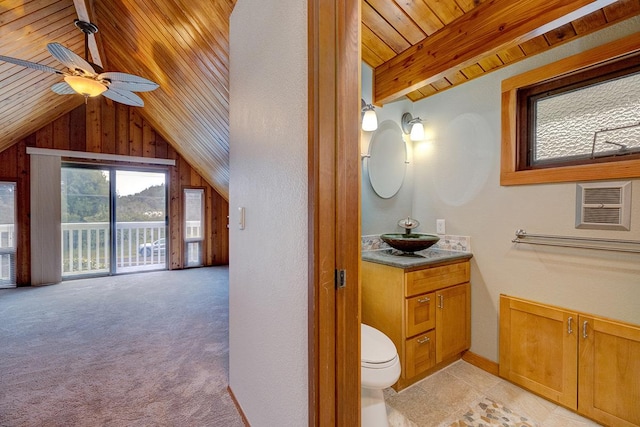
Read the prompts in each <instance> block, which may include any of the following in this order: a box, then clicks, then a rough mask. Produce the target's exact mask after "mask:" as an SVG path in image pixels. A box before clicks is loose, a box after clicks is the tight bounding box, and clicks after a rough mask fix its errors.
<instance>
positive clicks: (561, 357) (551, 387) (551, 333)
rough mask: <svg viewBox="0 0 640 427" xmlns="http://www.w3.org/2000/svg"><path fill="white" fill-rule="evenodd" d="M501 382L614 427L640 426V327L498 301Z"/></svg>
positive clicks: (516, 300) (510, 300)
mask: <svg viewBox="0 0 640 427" xmlns="http://www.w3.org/2000/svg"><path fill="white" fill-rule="evenodd" d="M500 376H501V377H503V378H505V379H507V380H509V381H512V382H513V383H516V384H518V385H521V386H522V387H525V388H527V389H529V390H531V391H533V392H535V393H537V394H539V395H541V396H543V397H545V398H547V399H549V400H552V401H554V402H557V403H559V404H561V405H563V406H565V407H567V408H569V409H572V410H574V411H577V412H578V413H580V414H582V415H584V416H587V417H589V418H592V419H594V420H596V421H598V422H600V423H603V424H605V425H611V426H627V427H631V426H640V404H638V402H640V326H638V325H632V324H629V323H624V322H618V321H615V320H611V319H605V318H602V317H598V316H592V315H589V314H585V313H580V312H577V311H572V310H567V309H564V308H560V307H555V306H551V305H546V304H540V303H537V302H533V301H528V300H524V299H520V298H514V297H510V296H506V295H501V296H500Z"/></svg>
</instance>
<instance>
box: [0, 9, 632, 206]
mask: <svg viewBox="0 0 640 427" xmlns="http://www.w3.org/2000/svg"><path fill="white" fill-rule="evenodd" d="M361 1H362V59H363V61H364V62H366V63H367V64H369V65H370V66H371V67H373V68H375V69H376V70H377V71H378V70H384V69H386V68H390V67H391V66H395V67H396V68H397V64H398V63H401V64H403V66H405V63H406V67H407V69H409V67H410V66H411V64H410V63H409V62H410V61H409V60H405V59H403V58H404V57H403V56H401V55H403V54H404V55H408V54H409V53H411V50H412V49H414V50H416V49H419V48H420V47H421V46H422V45H423V44H427V43H428V42H429V40H430V39H432V40H434V39H435V38H434V36H436V37H437V35H438V34H443V32H444V31H447V30H449V31H451V30H452V29H453V30H454V31H455V30H456V29H457V28H460V25H461V24H460V23H461V22H464V21H463V19H465V15H467V17H469V16H471V17H472V18H474V19H475V20H476V21H478V20H482V19H484V18H483V17H482V14H481V13H479V12H478V11H482V10H483V9H482V8H483V7H485V6H486V5H492V7H496V6H495V5H494V3H496V4H498V3H500V2H502V3H503V4H509V3H510V2H508V1H506V0H361ZM532 1H536V2H540V0H532ZM549 1H556V0H549ZM579 1H582V2H583V3H589V1H590V0H566V1H565V2H564V3H563V4H565V3H576V2H579ZM594 1H606V0H594ZM612 1H614V0H609V3H611V2H612ZM235 2H236V0H207V1H193V0H0V55H5V56H11V57H15V58H20V59H25V60H29V61H33V62H37V63H41V64H45V65H48V66H51V67H54V68H58V69H62V66H61V65H60V64H58V63H57V61H56V60H55V59H53V58H52V57H51V56H50V55H49V53H48V52H47V50H46V44H47V43H49V42H53V41H57V42H59V43H61V44H63V45H64V46H66V47H68V48H70V49H71V50H73V51H74V52H76V53H78V54H80V55H82V56H84V40H83V39H84V37H83V35H82V33H81V32H80V31H79V30H78V29H77V28H75V26H74V25H73V20H74V19H75V18H77V17H78V14H77V11H78V12H79V13H80V16H82V17H84V16H89V17H90V18H91V21H92V22H94V23H95V24H96V25H97V26H98V27H99V32H98V33H97V35H96V46H95V47H93V46H92V49H94V50H97V51H99V52H100V59H101V62H102V66H103V67H104V69H105V70H107V71H122V72H126V73H131V74H137V75H140V76H142V77H146V78H148V79H151V80H153V81H155V82H157V83H158V84H160V89H157V90H155V91H153V92H146V93H141V94H140V96H141V97H142V98H143V100H144V102H145V106H144V108H142V109H140V113H141V114H142V115H143V116H144V118H145V119H146V120H147V121H149V122H150V123H151V124H152V125H153V126H154V127H155V128H156V130H157V131H158V132H159V133H160V134H161V135H162V136H163V137H164V138H165V139H166V140H167V141H168V142H169V143H170V144H171V145H172V146H173V147H174V148H175V149H176V151H178V152H179V153H180V155H182V156H183V157H184V158H185V159H186V160H187V161H189V163H191V164H192V165H193V166H194V168H195V169H196V170H197V172H198V173H200V174H201V175H202V176H203V177H205V179H206V180H207V181H208V182H209V183H210V184H211V185H212V186H213V187H214V188H215V189H216V190H217V191H218V192H219V193H220V194H221V195H222V196H223V197H225V198H228V188H229V117H228V115H229V38H228V31H229V15H230V14H231V11H232V10H233V6H234V5H235ZM522 2H524V3H525V4H529V0H527V1H525V0H522ZM522 2H520V3H518V2H511V3H513V4H516V3H517V4H522ZM485 3H486V5H485ZM520 8H521V9H526V8H523V7H522V6H520ZM487 10H488V9H487ZM535 12H536V11H531V12H530V13H531V15H532V16H530V18H531V19H534V18H535V16H533V15H534V14H535ZM639 13H640V0H618V1H615V2H614V3H613V4H610V5H607V6H605V7H603V8H602V9H600V10H597V11H595V12H593V13H590V14H588V15H586V16H583V17H581V18H579V19H575V20H573V21H571V22H567V23H566V24H564V25H562V26H560V27H558V28H554V29H553V30H549V31H548V32H546V33H545V34H542V35H538V36H537V37H534V38H531V39H529V40H527V41H525V42H522V43H520V44H514V45H513V46H511V47H509V48H508V49H502V50H497V51H495V52H488V53H487V54H486V55H484V56H483V57H482V58H479V59H478V60H477V61H476V62H474V63H471V64H463V65H460V66H459V67H453V68H450V69H448V71H447V73H446V74H445V75H443V76H440V77H439V78H438V79H436V80H434V81H429V82H428V84H425V85H424V86H422V87H418V88H412V89H411V91H410V92H408V93H406V96H407V97H408V98H409V99H411V100H412V101H416V100H419V99H422V98H424V97H426V96H429V95H432V94H434V93H437V92H438V91H441V90H445V89H447V88H450V87H452V86H454V85H458V84H462V83H464V82H466V81H468V80H469V79H473V78H475V77H478V76H481V75H483V74H485V73H488V72H490V71H493V70H495V69H498V68H500V67H503V66H505V65H507V64H510V63H513V62H514V61H518V60H520V59H522V58H524V57H527V56H529V55H533V54H536V53H539V52H542V51H544V50H546V49H549V48H551V47H553V46H555V45H557V44H558V43H563V42H566V41H567V40H572V39H574V38H576V37H580V36H582V35H585V34H588V33H590V32H593V31H596V30H598V29H600V28H603V27H604V26H607V25H610V24H611V23H614V22H618V21H620V20H623V19H627V18H629V17H631V16H635V15H637V14H639ZM474 14H475V15H474ZM456 25H457V27H456ZM470 37H473V35H470ZM407 58H410V57H409V56H407ZM394 61H395V62H394ZM96 62H97V61H96ZM59 81H60V76H57V75H52V74H47V73H44V72H40V71H36V70H32V69H26V68H23V67H20V66H16V65H13V64H9V63H5V62H0V151H1V150H4V149H5V148H7V147H9V146H10V145H12V144H13V143H15V142H16V141H18V140H19V139H21V138H24V137H25V136H26V135H29V134H31V133H33V132H35V131H36V130H38V129H39V128H41V127H42V126H44V125H45V124H47V123H50V122H51V121H53V120H54V119H56V118H57V117H60V116H62V115H64V114H65V113H67V112H69V111H71V110H72V109H74V108H75V107H77V106H78V105H80V104H81V103H82V102H84V100H83V98H82V97H81V96H79V95H66V96H61V95H56V94H55V93H53V92H52V91H51V90H49V87H50V86H51V85H52V84H53V83H56V82H59ZM404 95H405V93H402V91H401V90H398V91H397V93H395V92H394V96H396V97H401V96H404Z"/></svg>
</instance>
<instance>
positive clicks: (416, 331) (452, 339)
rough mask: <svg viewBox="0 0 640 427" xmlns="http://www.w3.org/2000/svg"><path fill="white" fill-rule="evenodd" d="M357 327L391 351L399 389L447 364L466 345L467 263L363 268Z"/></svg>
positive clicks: (468, 326)
mask: <svg viewBox="0 0 640 427" xmlns="http://www.w3.org/2000/svg"><path fill="white" fill-rule="evenodd" d="M361 277H362V322H363V323H366V324H368V325H370V326H373V327H374V328H376V329H379V330H380V331H382V332H384V333H385V334H386V335H387V336H388V337H389V338H391V340H392V341H393V343H394V344H395V346H396V349H397V350H398V355H399V357H400V363H401V367H402V373H401V374H400V379H399V380H398V382H397V383H396V384H395V385H394V388H395V389H396V390H401V389H403V388H405V387H407V386H409V385H411V384H413V383H414V382H416V381H418V380H420V379H422V378H424V377H426V376H427V375H428V374H430V373H431V372H434V371H436V370H437V369H439V368H441V367H443V366H445V365H447V364H449V363H451V362H452V361H454V360H456V359H457V358H459V357H460V356H461V355H462V352H464V351H465V350H467V349H469V347H470V344H471V288H470V285H469V261H467V260H463V261H460V260H457V261H456V262H453V263H448V264H446V263H444V264H438V265H433V266H427V267H418V268H416V267H414V268H412V269H403V268H398V267H391V266H388V265H383V264H379V263H374V262H367V261H363V263H362V274H361Z"/></svg>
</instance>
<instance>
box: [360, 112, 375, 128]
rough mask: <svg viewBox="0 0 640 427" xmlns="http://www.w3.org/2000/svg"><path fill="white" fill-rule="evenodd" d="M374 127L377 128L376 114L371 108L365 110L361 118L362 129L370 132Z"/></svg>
mask: <svg viewBox="0 0 640 427" xmlns="http://www.w3.org/2000/svg"><path fill="white" fill-rule="evenodd" d="M376 129H378V116H377V115H376V112H375V111H374V110H373V109H371V110H366V111H365V112H364V117H363V118H362V130H364V131H368V132H371V131H374V130H376Z"/></svg>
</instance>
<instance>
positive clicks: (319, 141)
mask: <svg viewBox="0 0 640 427" xmlns="http://www.w3.org/2000/svg"><path fill="white" fill-rule="evenodd" d="M360 7H361V6H360V1H359V0H333V1H322V0H309V2H308V43H309V46H308V52H309V58H308V60H309V89H308V90H309V93H308V97H309V104H308V105H309V107H308V110H309V127H308V129H309V130H308V132H309V135H308V139H309V201H308V203H309V425H310V426H324V425H336V426H355V425H360V369H359V366H360V167H361V165H360V149H359V145H360V144H359V139H360V126H359V123H360ZM339 270H344V271H345V272H346V286H345V287H342V288H339V289H337V288H336V284H335V283H336V280H335V277H336V272H337V271H339Z"/></svg>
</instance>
